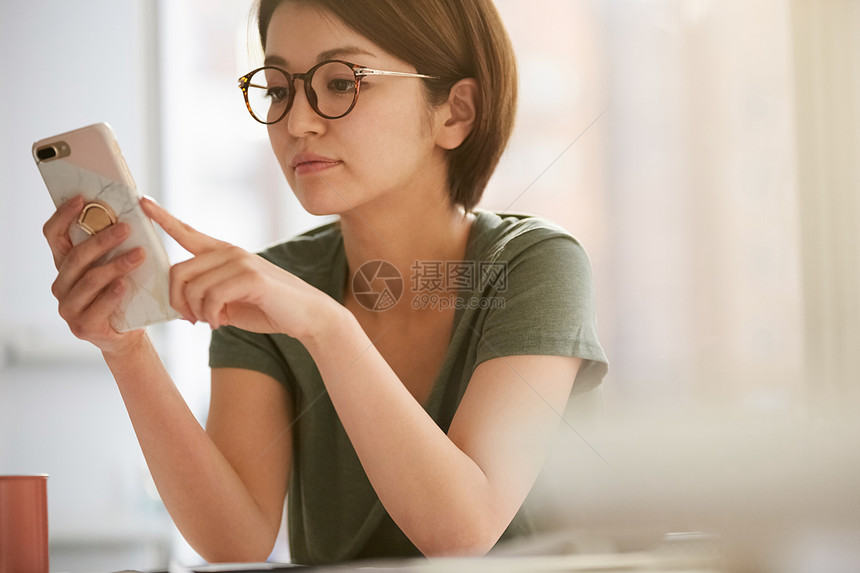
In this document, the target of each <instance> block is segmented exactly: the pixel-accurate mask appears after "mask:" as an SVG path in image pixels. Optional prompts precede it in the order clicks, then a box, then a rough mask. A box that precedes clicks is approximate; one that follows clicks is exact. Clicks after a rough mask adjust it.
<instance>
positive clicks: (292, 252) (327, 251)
mask: <svg viewBox="0 0 860 573" xmlns="http://www.w3.org/2000/svg"><path fill="white" fill-rule="evenodd" d="M342 247H343V235H342V234H341V231H340V224H339V223H338V222H337V221H334V222H331V223H327V224H325V225H321V226H319V227H315V228H313V229H311V230H309V231H305V232H304V233H301V234H300V235H296V236H295V237H293V238H291V239H288V240H286V241H283V242H280V243H276V244H274V245H270V246H269V247H267V248H265V249H264V250H262V251H261V252H260V253H258V254H259V255H260V256H261V257H263V258H264V259H266V260H268V261H270V262H272V263H274V264H276V265H278V266H279V267H281V268H282V269H285V270H287V271H289V272H291V273H292V274H294V275H297V276H299V277H302V278H304V279H305V280H308V279H309V278H311V277H312V276H315V275H319V274H328V273H330V272H331V265H332V262H333V261H334V260H335V259H336V257H337V254H338V252H339V251H340V250H341V249H342Z"/></svg>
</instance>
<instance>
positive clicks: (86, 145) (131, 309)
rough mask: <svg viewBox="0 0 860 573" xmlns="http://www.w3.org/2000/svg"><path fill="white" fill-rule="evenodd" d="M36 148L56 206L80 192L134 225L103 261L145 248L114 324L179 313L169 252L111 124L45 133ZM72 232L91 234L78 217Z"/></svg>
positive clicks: (140, 323)
mask: <svg viewBox="0 0 860 573" xmlns="http://www.w3.org/2000/svg"><path fill="white" fill-rule="evenodd" d="M46 148H51V149H53V150H54V151H56V150H58V149H62V152H61V153H57V154H56V156H55V157H53V158H48V157H46V155H48V154H50V153H52V152H51V151H50V149H47V150H46ZM40 150H41V156H40ZM32 151H33V158H34V159H35V160H36V165H37V166H38V168H39V171H40V172H41V174H42V178H43V179H44V180H45V185H46V186H47V187H48V191H49V192H50V194H51V198H52V199H53V200H54V204H55V205H56V206H58V207H59V206H60V205H61V204H63V203H64V202H65V201H67V200H69V199H71V198H72V197H74V196H76V195H78V194H81V195H83V196H84V199H85V202H86V203H87V204H88V203H90V202H96V203H100V204H101V205H105V206H107V207H109V208H110V210H112V211H113V215H115V218H116V222H119V221H124V222H126V223H127V224H128V225H129V227H130V228H131V234H130V235H129V237H128V239H126V240H125V242H123V243H122V244H121V245H120V246H119V247H117V248H116V249H113V250H111V251H109V252H108V253H107V254H106V255H105V256H104V258H103V260H104V261H108V260H110V259H112V258H113V257H115V256H117V255H119V254H121V253H124V252H126V251H128V250H129V249H132V248H134V247H137V246H141V247H143V248H144V250H145V251H146V259H145V260H144V262H143V264H142V265H141V266H139V267H137V268H136V269H135V270H134V271H132V272H131V274H129V275H128V278H129V279H130V282H131V286H132V288H130V289H128V290H127V291H126V294H125V296H124V297H123V301H122V303H121V306H120V309H119V310H118V311H117V312H116V313H115V314H114V315H113V316H112V317H111V325H112V326H113V327H114V328H115V329H116V330H117V331H119V332H126V331H129V330H134V329H137V328H141V327H144V326H148V325H151V324H156V323H159V322H164V321H167V320H171V319H174V318H178V317H179V314H178V313H177V312H176V311H175V310H173V308H171V306H170V296H169V271H170V261H169V259H168V257H167V252H166V251H165V250H164V245H163V244H162V243H161V241H160V240H159V238H158V235H157V234H156V232H155V227H154V226H153V224H152V222H151V221H150V220H149V218H148V217H147V216H146V214H144V212H143V210H142V209H141V208H140V204H139V199H140V193H139V192H138V190H137V188H136V186H135V183H134V180H133V179H132V177H131V173H130V172H129V170H128V166H127V165H126V163H125V159H123V156H122V153H121V152H120V149H119V145H118V144H117V141H116V138H115V137H114V135H113V130H112V129H111V128H110V126H109V125H108V124H106V123H100V124H95V125H90V126H87V127H83V128H80V129H76V130H74V131H69V132H67V133H61V134H59V135H55V136H53V137H49V138H46V139H42V140H40V141H37V142H36V143H34V144H33V150H32ZM69 236H70V238H71V240H72V243H73V244H78V243H80V242H81V241H83V240H85V239H87V238H88V237H89V236H90V235H89V234H88V233H87V232H86V231H85V230H84V229H83V228H82V227H81V226H80V225H79V224H78V223H77V222H76V223H73V224H72V226H71V227H70V228H69Z"/></svg>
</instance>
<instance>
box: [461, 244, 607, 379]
mask: <svg viewBox="0 0 860 573" xmlns="http://www.w3.org/2000/svg"><path fill="white" fill-rule="evenodd" d="M535 234H536V235H538V236H537V237H534V236H532V237H529V235H535ZM541 235H542V234H541V233H539V232H537V231H533V232H530V233H525V234H524V235H521V236H519V237H517V238H515V239H513V240H512V241H511V242H510V243H509V244H508V245H507V246H506V248H505V249H504V250H503V251H502V252H501V253H500V254H499V258H498V263H501V264H502V265H504V267H505V268H504V269H503V272H504V277H503V278H500V279H498V280H497V281H496V284H495V285H494V286H493V289H492V290H491V291H485V294H484V296H487V295H489V296H490V297H491V300H492V301H493V302H494V304H493V305H491V310H490V311H489V312H488V314H487V316H486V319H485V321H484V323H483V327H482V330H481V340H480V343H479V344H478V350H477V361H476V365H477V364H478V363H480V362H483V361H485V360H489V359H491V358H496V357H500V356H512V355H526V354H533V355H552V356H570V357H578V358H582V359H583V365H582V367H581V368H580V370H579V373H578V374H577V377H576V382H575V383H574V386H573V393H574V394H578V393H581V392H585V391H588V390H590V389H592V388H593V387H595V386H597V385H598V384H599V383H600V381H601V380H602V379H603V377H604V376H605V375H606V373H607V372H608V362H607V359H606V355H605V354H604V351H603V348H602V347H601V345H600V342H599V339H598V332H597V315H596V309H595V300H594V286H593V277H592V272H591V265H590V263H589V261H588V256H587V255H586V253H585V250H584V249H583V248H582V246H581V245H580V244H579V243H578V242H577V241H576V240H575V239H574V238H573V237H571V236H569V235H565V234H560V233H555V234H552V235H550V236H548V237H542V236H541ZM517 242H520V245H519V246H517V245H516V243H517ZM523 243H525V245H523ZM500 277H501V275H500Z"/></svg>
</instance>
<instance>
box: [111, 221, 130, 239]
mask: <svg viewBox="0 0 860 573" xmlns="http://www.w3.org/2000/svg"><path fill="white" fill-rule="evenodd" d="M110 234H111V236H112V237H116V238H119V237H124V236H126V235H127V234H128V225H126V224H125V223H119V224H117V225H114V226H112V227H111V229H110Z"/></svg>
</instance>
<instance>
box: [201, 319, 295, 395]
mask: <svg viewBox="0 0 860 573" xmlns="http://www.w3.org/2000/svg"><path fill="white" fill-rule="evenodd" d="M209 367H210V368H244V369H247V370H254V371H256V372H261V373H263V374H267V375H269V376H271V377H272V378H274V379H275V380H277V381H278V382H280V383H281V384H284V385H285V386H287V387H288V389H289V387H290V385H291V383H292V379H293V377H292V374H291V372H290V368H289V366H288V365H287V363H286V361H285V360H284V355H283V353H282V352H281V351H280V350H279V348H278V346H277V344H276V343H275V341H274V340H272V338H271V336H269V335H266V334H257V333H253V332H248V331H245V330H241V329H239V328H236V327H233V326H222V327H221V328H219V329H217V330H215V331H214V332H213V333H212V340H211V342H210V344H209Z"/></svg>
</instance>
